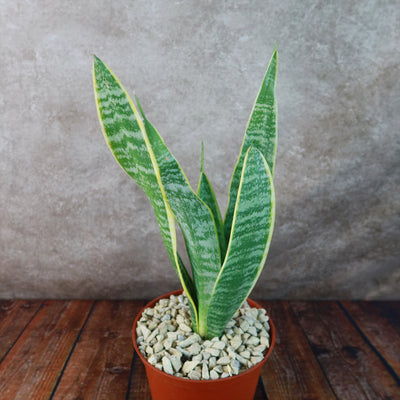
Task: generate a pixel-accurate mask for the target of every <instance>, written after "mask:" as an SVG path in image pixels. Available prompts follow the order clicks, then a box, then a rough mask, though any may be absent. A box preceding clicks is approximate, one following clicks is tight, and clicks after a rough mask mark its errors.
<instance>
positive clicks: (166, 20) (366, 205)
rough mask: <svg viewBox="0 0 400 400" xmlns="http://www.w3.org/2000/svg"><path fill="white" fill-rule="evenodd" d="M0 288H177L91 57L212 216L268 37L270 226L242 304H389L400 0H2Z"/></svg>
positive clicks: (145, 293) (65, 292)
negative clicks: (107, 124)
mask: <svg viewBox="0 0 400 400" xmlns="http://www.w3.org/2000/svg"><path fill="white" fill-rule="evenodd" d="M0 13H1V14H0V15H1V20H0V37H1V40H0V50H1V53H0V54H1V59H0V76H1V83H2V85H1V90H0V107H1V108H0V110H1V113H0V297H2V298H9V297H25V298H33V297H58V298H68V297H73V298H81V297H90V298H93V297H95V298H132V297H151V296H154V295H157V294H160V293H162V292H164V291H166V290H169V289H173V288H177V287H179V283H178V280H177V278H176V276H175V272H174V270H173V267H172V265H171V263H170V261H169V259H168V257H167V253H166V251H165V249H164V247H163V242H162V240H161V237H160V235H159V232H158V226H157V224H156V220H155V217H154V215H153V211H152V209H151V207H150V205H149V202H148V200H147V198H146V197H145V195H144V194H143V193H142V192H141V191H140V189H139V188H138V187H137V186H136V184H135V183H134V182H133V181H131V180H130V178H128V176H127V175H125V173H124V172H123V171H122V169H121V168H120V167H119V166H118V165H117V163H116V162H115V161H114V159H113V157H112V155H111V153H110V152H109V150H108V147H107V146H106V144H105V141H104V139H103V136H102V133H101V131H100V127H99V123H98V121H97V114H96V109H95V103H94V97H93V89H92V71H91V68H92V54H96V55H97V56H99V57H100V58H102V59H103V60H104V61H105V62H106V63H107V64H108V65H109V66H110V67H111V68H112V69H113V70H114V72H115V73H116V74H117V75H118V76H119V78H120V79H121V80H122V81H123V83H124V85H125V86H126V87H127V89H128V90H129V91H130V92H131V93H133V91H134V90H135V92H136V93H137V95H138V96H139V98H140V99H141V102H142V104H143V106H144V108H145V110H146V111H147V115H148V117H149V118H150V119H151V120H152V122H153V123H154V124H155V125H156V126H157V128H158V129H159V131H160V132H161V134H162V135H163V137H164V139H165V141H166V142H167V144H168V146H169V147H170V149H171V151H172V152H173V153H174V155H175V156H176V157H177V159H178V160H179V161H180V162H181V165H182V167H183V168H184V170H185V172H186V174H187V176H188V178H189V180H190V182H191V183H192V185H194V186H196V185H197V179H198V175H199V167H200V147H201V140H204V144H205V154H206V156H205V168H206V172H207V173H208V175H209V178H210V180H211V181H212V183H213V185H214V188H215V191H216V194H217V198H218V200H219V201H220V204H221V208H222V210H225V207H226V202H227V191H228V185H229V180H230V176H231V172H232V169H233V167H234V164H235V162H236V157H237V155H238V152H239V149H240V145H241V141H242V136H243V132H244V129H245V126H246V123H247V119H248V116H249V113H250V110H251V107H252V105H253V101H254V99H255V97H256V94H257V92H258V88H259V85H260V83H261V80H262V77H263V74H264V72H265V69H266V67H267V64H268V60H269V58H270V56H271V54H272V52H273V49H274V45H275V42H276V43H277V46H278V50H279V55H280V65H279V78H278V86H277V93H278V102H279V144H278V155H277V168H276V175H275V185H276V192H277V219H276V229H275V234H274V237H273V241H272V244H271V250H270V254H269V257H268V259H267V265H266V267H265V269H264V272H263V274H262V276H261V278H260V280H259V282H258V284H257V286H256V288H255V291H254V293H253V297H264V298H303V299H321V298H366V299H373V298H374V299H389V298H400V296H399V287H400V265H399V258H400V244H399V237H400V217H399V215H400V194H399V186H400V136H399V127H400V117H399V115H400V53H399V44H400V7H399V2H398V1H396V0H392V1H390V0H375V1H349V0H338V1H322V0H321V1H317V0H306V1H297V0H284V1H263V0H239V1H211V0H208V1H199V0H180V1H167V0H140V1H139V0H119V1H105V0H88V1H74V2H70V1H68V2H67V1H62V0H52V1H50V0H36V1H28V0H25V1H24V0H16V1H9V0H0Z"/></svg>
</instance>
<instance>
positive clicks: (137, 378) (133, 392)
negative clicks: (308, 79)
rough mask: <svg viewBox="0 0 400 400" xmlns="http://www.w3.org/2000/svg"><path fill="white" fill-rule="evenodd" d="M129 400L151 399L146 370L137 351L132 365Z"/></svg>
mask: <svg viewBox="0 0 400 400" xmlns="http://www.w3.org/2000/svg"><path fill="white" fill-rule="evenodd" d="M127 400H151V393H150V387H149V384H148V382H147V377H146V371H145V369H144V365H143V363H142V361H141V360H140V358H139V356H138V355H137V354H136V353H135V355H134V359H133V365H132V374H131V387H130V391H129V394H128V397H127Z"/></svg>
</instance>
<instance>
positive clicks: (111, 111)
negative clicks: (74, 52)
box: [93, 57, 198, 328]
mask: <svg viewBox="0 0 400 400" xmlns="http://www.w3.org/2000/svg"><path fill="white" fill-rule="evenodd" d="M93 83H94V89H95V99H96V105H97V112H98V116H99V120H100V125H101V127H102V131H103V134H104V137H105V139H106V142H107V144H108V146H109V147H110V150H111V152H112V153H113V155H114V156H115V158H116V160H117V161H118V163H119V164H120V165H121V167H122V168H123V169H124V170H125V171H126V172H127V173H128V175H129V176H130V177H132V178H133V179H134V180H135V181H136V182H137V184H138V185H139V186H140V187H141V188H142V190H143V191H144V192H145V193H146V195H147V196H148V197H149V200H150V202H151V204H152V206H153V209H154V212H155V215H156V217H157V222H158V225H159V227H160V232H161V236H162V238H163V240H164V243H165V247H166V249H167V252H168V254H169V256H170V259H171V261H172V263H173V265H174V267H175V269H176V272H177V274H178V276H179V278H180V280H181V283H182V286H183V288H184V289H185V291H186V292H187V294H188V297H189V299H190V303H191V309H192V313H193V314H192V320H193V325H194V327H195V328H196V327H197V320H198V317H197V315H196V313H197V311H196V310H197V299H196V291H195V289H194V285H193V282H192V279H191V277H190V275H189V274H188V272H187V270H186V268H185V266H184V265H183V263H182V260H181V259H180V257H179V255H178V254H177V250H176V233H175V220H174V218H173V215H172V212H171V210H170V209H169V207H168V204H167V203H166V202H165V198H164V196H163V193H162V191H161V188H160V185H159V177H158V176H157V169H156V168H155V166H154V160H152V158H151V153H150V151H149V144H148V139H147V135H146V131H145V128H144V125H143V122H142V120H141V118H140V116H139V114H138V112H137V110H136V107H135V106H134V104H133V102H132V100H131V99H130V97H129V96H128V94H127V93H126V91H125V89H124V88H123V86H122V85H121V83H120V82H119V80H118V79H117V77H116V76H115V75H114V74H113V73H112V72H111V70H110V69H109V68H108V67H107V66H106V65H105V64H104V63H103V62H102V61H101V60H100V59H99V58H97V57H95V58H94V64H93Z"/></svg>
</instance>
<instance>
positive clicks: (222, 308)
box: [93, 49, 278, 338]
mask: <svg viewBox="0 0 400 400" xmlns="http://www.w3.org/2000/svg"><path fill="white" fill-rule="evenodd" d="M277 63H278V54H277V51H276V49H275V51H274V53H273V55H272V58H271V61H270V63H269V66H268V69H267V72H266V74H265V77H264V79H263V82H262V85H261V88H260V91H259V93H258V96H257V99H256V101H255V104H254V106H253V110H252V112H251V115H250V119H249V122H248V124H247V128H246V132H245V135H244V139H243V144H242V147H241V150H240V155H239V158H238V161H237V163H236V166H235V169H234V172H233V175H232V179H231V183H230V187H229V202H228V207H227V211H226V215H225V218H224V219H223V218H222V216H221V212H220V209H219V207H218V204H217V201H216V198H215V194H214V191H213V189H212V186H211V184H210V181H209V180H208V178H207V176H206V174H205V172H204V152H203V147H202V158H201V173H200V180H199V184H198V189H197V192H195V191H194V190H193V189H192V188H191V186H190V184H189V182H188V180H187V178H186V176H185V174H184V172H183V170H182V168H181V167H180V165H179V163H178V162H177V160H176V159H175V157H174V156H173V155H172V154H171V153H170V151H169V150H168V148H167V146H166V144H165V142H164V140H163V139H162V138H161V136H160V135H159V133H158V132H157V130H156V128H155V127H154V126H153V125H152V124H151V123H150V121H149V120H148V119H147V118H146V116H145V114H144V112H143V109H142V107H141V105H140V103H139V100H138V98H137V97H136V96H135V100H136V104H137V105H135V103H134V102H133V101H132V99H131V98H130V97H129V95H128V94H127V92H126V90H125V89H124V88H123V86H122V84H121V83H120V81H119V80H118V78H117V77H116V76H115V75H114V73H113V72H112V71H111V70H110V68H108V67H107V66H106V65H105V64H104V63H103V62H102V61H101V60H100V59H99V58H97V57H96V56H94V65H93V83H94V90H95V99H96V105H97V112H98V116H99V120H100V125H101V127H102V131H103V133H104V137H105V139H106V142H107V144H108V146H109V147H110V149H111V152H112V153H113V155H114V156H115V158H116V160H117V161H118V163H119V164H120V165H121V167H122V168H123V169H124V170H125V171H126V172H127V173H128V175H129V176H130V177H132V178H133V179H134V180H135V181H136V182H137V184H138V185H139V186H140V187H141V188H142V189H143V191H144V192H145V193H146V195H147V196H148V198H149V200H150V202H151V204H152V206H153V209H154V212H155V215H156V218H157V222H158V225H159V228H160V231H161V235H162V238H163V241H164V243H165V247H166V249H167V252H168V254H169V257H170V259H171V261H172V264H173V266H174V268H175V270H176V272H177V274H178V276H179V279H180V281H181V284H182V287H183V289H184V291H185V292H186V295H187V297H188V299H189V304H190V312H191V319H192V326H193V329H194V331H196V332H197V333H199V335H200V336H202V337H204V338H212V337H215V336H220V335H221V333H222V331H223V329H224V327H225V326H226V324H227V323H228V322H229V320H230V319H231V318H232V316H233V315H234V314H235V313H236V311H237V310H238V308H239V307H240V306H241V305H242V303H243V302H244V300H245V299H246V298H247V296H248V295H249V294H250V292H251V290H252V289H253V287H254V285H255V283H256V281H257V279H258V277H259V276H260V273H261V270H262V268H263V266H264V264H265V260H266V257H267V253H268V249H269V245H270V241H271V236H272V231H273V225H274V220H275V195H274V187H273V181H272V174H273V171H274V164H275V154H276V145H277V105H276V100H275V84H276V74H277ZM175 222H177V223H178V225H179V227H180V229H181V231H182V234H183V237H184V240H185V244H186V250H187V253H188V259H189V262H190V267H191V272H192V273H191V274H190V272H189V270H188V269H187V267H186V266H185V265H184V263H183V262H182V259H181V257H180V256H179V254H178V251H177V236H176V227H175Z"/></svg>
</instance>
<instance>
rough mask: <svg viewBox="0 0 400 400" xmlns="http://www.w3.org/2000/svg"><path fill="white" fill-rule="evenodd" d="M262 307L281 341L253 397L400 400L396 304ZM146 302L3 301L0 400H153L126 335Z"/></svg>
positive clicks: (296, 303)
mask: <svg viewBox="0 0 400 400" xmlns="http://www.w3.org/2000/svg"><path fill="white" fill-rule="evenodd" d="M260 303H261V304H262V305H263V306H264V307H265V308H266V309H267V311H268V313H269V314H270V315H271V318H272V319H273V320H274V322H275V325H276V328H277V343H276V346H275V349H274V351H273V352H272V355H271V357H270V358H269V360H268V361H267V363H266V365H265V366H264V368H263V371H262V374H261V378H260V381H259V384H258V387H257V392H256V395H255V398H254V399H256V400H265V399H269V400H281V399H282V400H283V399H285V400H287V399H299V400H311V399H313V400H330V399H344V400H347V399H349V400H362V399H370V400H379V399H382V400H389V399H392V400H400V302H350V301H345V302H334V301H323V302H299V301H294V302H288V301H260ZM144 304H145V302H144V301H139V300H138V301H88V300H86V301H83V300H82V301H78V300H73V301H58V300H57V301H56V300H46V301H38V300H34V301H23V300H15V301H11V300H8V301H5V300H3V301H0V399H1V400H14V399H16V400H48V399H54V400H92V399H93V400H94V399H96V400H128V399H129V400H135V399H137V400H151V395H150V392H149V387H148V384H147V379H146V376H145V372H144V367H143V366H142V364H141V362H140V360H139V358H138V357H137V356H134V354H133V347H132V343H131V336H130V335H131V332H130V331H131V325H132V322H133V320H134V317H135V315H136V314H137V312H138V311H139V310H140V308H141V307H142V306H143V305H144ZM177 400H180V399H177ZM182 400H186V399H182ZM209 400H217V399H209Z"/></svg>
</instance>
